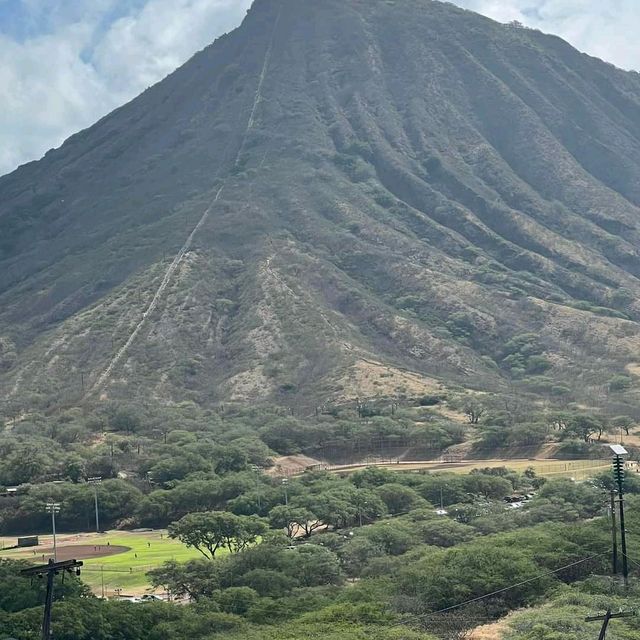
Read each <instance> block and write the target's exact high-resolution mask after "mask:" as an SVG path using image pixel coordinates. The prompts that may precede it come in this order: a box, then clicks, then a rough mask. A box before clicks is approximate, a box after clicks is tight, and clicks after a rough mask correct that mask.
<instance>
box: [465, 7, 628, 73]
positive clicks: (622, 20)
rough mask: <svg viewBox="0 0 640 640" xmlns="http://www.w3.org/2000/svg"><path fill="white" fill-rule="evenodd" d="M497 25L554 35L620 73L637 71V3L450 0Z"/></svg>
mask: <svg viewBox="0 0 640 640" xmlns="http://www.w3.org/2000/svg"><path fill="white" fill-rule="evenodd" d="M453 2H454V4H457V5H459V6H461V7H464V8H465V9H471V10H472V11H477V12H479V13H483V14H485V15H487V16H489V17H490V18H493V19H495V20H499V21H500V22H510V21H512V20H519V21H520V22H522V23H524V24H526V25H528V26H530V27H534V28H536V29H540V30H541V31H545V32H549V33H555V34H557V35H559V36H560V37H561V38H564V39H565V40H568V41H569V42H571V44H573V45H574V46H575V47H577V48H578V49H580V50H581V51H585V52H587V53H589V54H591V55H594V56H597V57H598V58H602V59H603V60H607V61H608V62H612V63H613V64H615V65H617V66H619V67H622V68H623V69H634V70H640V48H639V47H638V45H637V41H638V35H637V34H638V29H639V28H640V2H639V1H638V0H453Z"/></svg>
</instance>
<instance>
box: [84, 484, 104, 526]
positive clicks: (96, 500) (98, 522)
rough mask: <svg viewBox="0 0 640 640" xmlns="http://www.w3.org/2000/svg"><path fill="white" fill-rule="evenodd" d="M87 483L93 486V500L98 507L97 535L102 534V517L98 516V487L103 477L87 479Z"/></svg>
mask: <svg viewBox="0 0 640 640" xmlns="http://www.w3.org/2000/svg"><path fill="white" fill-rule="evenodd" d="M87 482H88V483H89V484H92V485H93V500H94V504H95V507H96V533H100V516H99V514H98V485H99V484H100V483H101V482H102V477H101V476H95V477H93V478H87Z"/></svg>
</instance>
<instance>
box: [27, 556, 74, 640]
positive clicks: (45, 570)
mask: <svg viewBox="0 0 640 640" xmlns="http://www.w3.org/2000/svg"><path fill="white" fill-rule="evenodd" d="M82 564H83V563H82V562H81V561H78V560H65V561H64V562H55V561H54V560H53V559H50V560H49V562H48V564H41V565H38V566H35V567H30V568H29V569H23V570H22V571H21V572H20V574H21V575H23V576H44V575H46V576H47V594H46V597H45V601H44V616H43V618H42V640H51V610H52V608H53V581H54V578H55V577H56V576H57V575H58V574H60V573H62V572H64V571H66V572H68V573H72V572H75V573H76V575H80V567H81V566H82Z"/></svg>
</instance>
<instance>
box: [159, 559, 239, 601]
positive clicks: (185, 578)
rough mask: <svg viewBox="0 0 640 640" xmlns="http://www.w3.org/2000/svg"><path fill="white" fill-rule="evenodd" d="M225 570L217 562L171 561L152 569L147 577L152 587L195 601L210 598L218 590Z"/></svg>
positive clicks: (223, 566)
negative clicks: (161, 588)
mask: <svg viewBox="0 0 640 640" xmlns="http://www.w3.org/2000/svg"><path fill="white" fill-rule="evenodd" d="M225 568H226V567H225V565H224V562H221V561H219V560H216V561H215V562H211V561H209V560H190V561H189V562H176V561H175V560H171V561H169V562H165V563H164V564H163V565H162V566H160V567H158V568H157V569H152V570H151V571H149V573H147V576H148V577H149V580H150V581H151V584H152V585H153V586H154V587H156V588H157V587H163V588H164V589H166V590H167V591H170V592H171V593H172V594H173V595H174V596H178V597H184V596H187V597H189V598H190V599H192V600H195V601H197V600H199V599H201V598H203V599H204V598H211V597H212V596H213V594H214V593H215V592H216V591H217V590H218V589H219V588H220V585H221V582H222V576H223V575H224V570H225Z"/></svg>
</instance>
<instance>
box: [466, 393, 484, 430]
mask: <svg viewBox="0 0 640 640" xmlns="http://www.w3.org/2000/svg"><path fill="white" fill-rule="evenodd" d="M462 411H463V412H464V414H465V415H466V416H467V420H468V421H469V424H478V423H479V422H480V418H482V416H483V414H484V412H485V407H484V406H483V405H482V403H481V402H480V401H479V400H478V399H477V398H474V397H468V398H465V400H464V403H463V406H462Z"/></svg>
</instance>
